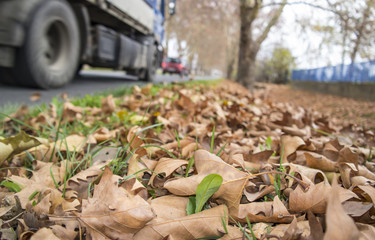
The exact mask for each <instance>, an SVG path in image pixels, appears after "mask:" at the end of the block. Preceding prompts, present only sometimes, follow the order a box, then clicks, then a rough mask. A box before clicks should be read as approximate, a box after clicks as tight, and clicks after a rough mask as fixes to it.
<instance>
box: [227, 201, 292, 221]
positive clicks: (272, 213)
mask: <svg viewBox="0 0 375 240" xmlns="http://www.w3.org/2000/svg"><path fill="white" fill-rule="evenodd" d="M231 216H232V217H233V218H234V219H235V220H236V221H240V222H243V223H246V217H247V218H248V219H249V221H250V222H252V223H253V222H270V223H290V222H292V221H293V218H294V216H292V215H291V214H290V213H289V212H288V210H287V209H286V207H285V206H284V204H283V203H282V202H281V201H280V199H279V197H278V196H276V197H275V198H274V200H273V202H253V203H248V204H240V206H239V211H238V214H236V215H234V214H231Z"/></svg>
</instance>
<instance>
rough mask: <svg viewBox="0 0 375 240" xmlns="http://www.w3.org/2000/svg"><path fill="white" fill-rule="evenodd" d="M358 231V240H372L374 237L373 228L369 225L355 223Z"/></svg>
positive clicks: (374, 230)
mask: <svg viewBox="0 0 375 240" xmlns="http://www.w3.org/2000/svg"><path fill="white" fill-rule="evenodd" d="M356 226H357V228H358V230H359V234H360V235H359V238H358V239H359V240H372V239H374V236H375V227H374V226H372V225H369V224H363V223H356Z"/></svg>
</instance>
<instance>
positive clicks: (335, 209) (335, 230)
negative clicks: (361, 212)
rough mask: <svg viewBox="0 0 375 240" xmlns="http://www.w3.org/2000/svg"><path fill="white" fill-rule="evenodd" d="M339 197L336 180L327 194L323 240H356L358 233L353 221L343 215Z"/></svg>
mask: <svg viewBox="0 0 375 240" xmlns="http://www.w3.org/2000/svg"><path fill="white" fill-rule="evenodd" d="M339 195H340V187H339V186H338V184H337V180H336V179H334V181H333V185H332V190H331V191H330V192H329V197H328V204H327V214H326V224H327V230H326V232H325V234H324V238H323V239H324V240H331V239H342V240H357V239H358V238H359V235H360V233H359V231H358V228H357V227H356V225H355V223H354V221H353V219H352V218H351V217H349V216H348V215H347V214H346V213H345V211H344V209H343V207H342V205H341V199H340V198H339Z"/></svg>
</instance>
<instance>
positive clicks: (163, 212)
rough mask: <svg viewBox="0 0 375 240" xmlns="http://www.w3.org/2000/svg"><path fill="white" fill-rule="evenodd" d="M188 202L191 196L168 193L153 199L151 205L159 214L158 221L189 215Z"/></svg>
mask: <svg viewBox="0 0 375 240" xmlns="http://www.w3.org/2000/svg"><path fill="white" fill-rule="evenodd" d="M188 202H189V198H187V197H177V196H174V195H167V196H162V197H158V198H155V199H152V200H151V207H152V209H153V210H154V212H155V214H156V216H157V221H158V220H159V219H164V220H173V219H177V218H182V217H185V216H187V214H186V207H187V205H188ZM155 220H156V219H155ZM155 220H153V221H155ZM151 223H152V222H151Z"/></svg>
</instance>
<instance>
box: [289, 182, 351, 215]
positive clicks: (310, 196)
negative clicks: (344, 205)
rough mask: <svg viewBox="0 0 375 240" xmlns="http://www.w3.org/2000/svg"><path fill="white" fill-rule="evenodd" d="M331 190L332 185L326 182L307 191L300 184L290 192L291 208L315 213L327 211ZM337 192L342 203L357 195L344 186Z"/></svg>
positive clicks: (296, 210) (295, 210)
mask: <svg viewBox="0 0 375 240" xmlns="http://www.w3.org/2000/svg"><path fill="white" fill-rule="evenodd" d="M331 191H332V187H331V186H330V185H326V184H325V183H324V182H321V183H318V184H316V185H312V186H310V188H309V189H308V190H307V191H306V192H305V191H304V190H303V189H302V187H301V186H299V185H298V186H297V188H296V189H295V190H294V191H293V192H291V193H290V196H289V208H290V210H291V211H294V212H298V211H303V212H305V211H308V210H310V211H312V212H313V213H325V211H326V206H327V200H328V199H327V197H328V195H329V193H330V192H331ZM337 194H338V198H339V199H340V203H341V202H344V201H346V200H348V199H351V198H356V197H357V195H355V194H354V193H353V192H352V191H349V190H346V189H343V188H339V189H338V190H337Z"/></svg>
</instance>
